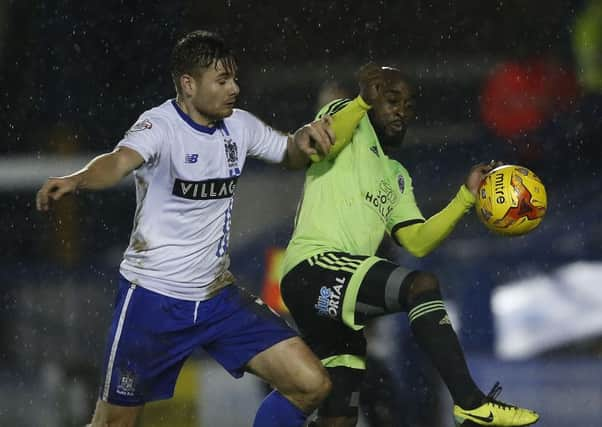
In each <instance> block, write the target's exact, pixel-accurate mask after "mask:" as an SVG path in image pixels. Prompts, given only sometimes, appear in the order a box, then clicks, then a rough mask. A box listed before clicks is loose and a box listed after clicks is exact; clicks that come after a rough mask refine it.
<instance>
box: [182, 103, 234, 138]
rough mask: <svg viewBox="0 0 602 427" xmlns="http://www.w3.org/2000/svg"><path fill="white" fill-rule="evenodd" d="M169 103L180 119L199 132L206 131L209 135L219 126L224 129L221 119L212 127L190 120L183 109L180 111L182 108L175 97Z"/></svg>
mask: <svg viewBox="0 0 602 427" xmlns="http://www.w3.org/2000/svg"><path fill="white" fill-rule="evenodd" d="M171 105H173V107H174V108H175V109H176V112H177V113H178V115H179V116H180V117H181V118H182V120H184V121H185V122H186V123H187V124H188V125H189V126H190V127H191V128H193V129H194V130H197V131H199V132H203V133H206V134H209V135H213V133H214V132H215V131H216V130H217V129H219V128H221V129H223V130H226V125H225V124H224V121H223V120H220V121H218V122H217V123H216V125H215V126H214V127H209V126H203V125H200V124H198V123H197V122H195V121H194V120H192V119H191V118H190V116H189V115H188V114H186V113H185V112H184V111H182V109H181V108H180V106H179V105H178V103H177V102H176V100H175V99H172V100H171ZM227 133H228V132H227V130H226V134H227Z"/></svg>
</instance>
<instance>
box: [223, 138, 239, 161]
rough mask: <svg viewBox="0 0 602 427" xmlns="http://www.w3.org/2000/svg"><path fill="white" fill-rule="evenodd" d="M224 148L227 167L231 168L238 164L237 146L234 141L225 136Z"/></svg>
mask: <svg viewBox="0 0 602 427" xmlns="http://www.w3.org/2000/svg"><path fill="white" fill-rule="evenodd" d="M224 149H225V150H226V160H228V167H230V168H233V167H236V166H237V165H238V147H237V146H236V142H234V141H232V139H230V138H227V139H225V140H224Z"/></svg>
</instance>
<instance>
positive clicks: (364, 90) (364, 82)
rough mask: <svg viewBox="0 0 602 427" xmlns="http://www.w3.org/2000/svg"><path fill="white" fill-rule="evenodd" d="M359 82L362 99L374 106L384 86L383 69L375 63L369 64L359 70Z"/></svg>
mask: <svg viewBox="0 0 602 427" xmlns="http://www.w3.org/2000/svg"><path fill="white" fill-rule="evenodd" d="M357 80H358V84H359V87H360V96H361V97H362V99H363V100H364V101H366V103H367V104H369V105H372V104H374V102H376V100H377V99H378V97H379V96H380V92H381V87H382V85H383V72H382V67H381V66H379V65H376V64H375V63H374V62H368V63H367V64H365V65H363V66H362V67H361V68H360V69H359V71H358V73H357Z"/></svg>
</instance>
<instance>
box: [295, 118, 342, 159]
mask: <svg viewBox="0 0 602 427" xmlns="http://www.w3.org/2000/svg"><path fill="white" fill-rule="evenodd" d="M331 126H332V118H331V117H330V116H328V115H326V116H324V117H322V118H321V119H320V120H316V121H314V122H312V123H309V124H306V125H305V126H303V127H301V128H300V129H299V130H298V131H297V132H295V134H294V135H293V142H294V143H295V145H296V146H297V147H298V148H299V150H300V151H302V152H303V153H305V155H306V156H307V157H311V156H320V157H323V156H326V155H327V154H328V153H329V152H330V148H331V147H332V146H333V145H334V142H335V140H336V138H335V134H334V131H333V130H332V127H331Z"/></svg>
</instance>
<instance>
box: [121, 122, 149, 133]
mask: <svg viewBox="0 0 602 427" xmlns="http://www.w3.org/2000/svg"><path fill="white" fill-rule="evenodd" d="M152 127H153V124H152V123H151V121H150V120H149V119H144V120H142V121H140V122H138V123H136V124H134V126H132V127H131V128H130V129H129V130H128V131H127V132H126V135H127V134H128V133H132V132H140V131H141V130H147V129H150V128H152Z"/></svg>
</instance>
